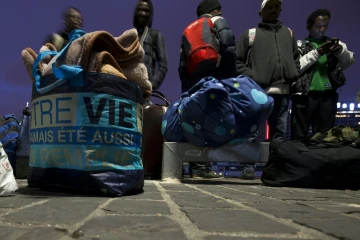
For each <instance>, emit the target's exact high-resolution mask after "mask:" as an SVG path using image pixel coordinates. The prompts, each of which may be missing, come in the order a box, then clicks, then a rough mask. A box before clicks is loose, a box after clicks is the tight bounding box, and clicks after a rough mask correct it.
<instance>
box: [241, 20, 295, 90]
mask: <svg viewBox="0 0 360 240" xmlns="http://www.w3.org/2000/svg"><path fill="white" fill-rule="evenodd" d="M250 48H251V51H250ZM249 51H250V55H249V59H247V58H248V53H249ZM236 54H237V60H236V65H237V75H245V76H248V77H250V78H252V79H253V80H254V81H256V82H257V83H258V84H259V85H260V86H261V87H262V88H264V89H265V88H268V87H270V86H272V85H273V84H275V83H287V84H289V85H291V84H292V83H294V82H295V81H297V80H298V77H299V71H300V63H299V57H300V54H299V52H298V48H297V44H296V38H295V36H294V34H293V33H292V31H291V30H290V29H289V28H287V27H285V26H282V24H281V22H278V23H277V24H270V23H259V25H258V27H257V28H256V36H255V40H254V42H253V45H252V47H250V46H249V31H246V32H245V33H244V34H243V35H242V36H240V38H239V40H238V41H237V44H236ZM247 61H248V64H246V62H247Z"/></svg>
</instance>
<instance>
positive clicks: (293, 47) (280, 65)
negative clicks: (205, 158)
mask: <svg viewBox="0 0 360 240" xmlns="http://www.w3.org/2000/svg"><path fill="white" fill-rule="evenodd" d="M281 6H282V0H264V1H263V2H262V4H261V8H260V12H259V16H260V17H261V19H262V22H261V23H259V24H258V26H257V27H256V28H252V29H249V30H248V31H246V32H244V33H243V34H242V35H241V36H240V38H239V40H238V42H237V44H236V55H237V60H236V64H237V74H238V75H241V74H242V75H245V76H248V77H250V78H251V79H253V80H254V81H255V82H257V83H258V84H259V85H260V86H261V87H262V88H263V89H264V90H265V91H266V93H267V94H268V95H270V96H271V97H272V98H273V99H274V108H273V111H272V113H271V115H270V117H269V119H268V125H269V138H270V140H272V139H275V138H285V134H286V130H287V125H288V108H289V92H290V90H289V86H291V85H292V84H293V83H294V82H295V81H297V80H298V76H299V71H300V63H299V57H300V55H299V52H298V48H297V44H296V38H295V36H294V33H293V31H292V30H291V29H290V28H288V27H285V26H284V25H283V24H282V22H281V21H279V20H278V19H279V16H280V13H281V11H282V9H281ZM254 173H255V167H254V166H252V165H248V166H246V167H245V168H244V170H243V171H242V175H241V177H242V178H244V179H253V178H254Z"/></svg>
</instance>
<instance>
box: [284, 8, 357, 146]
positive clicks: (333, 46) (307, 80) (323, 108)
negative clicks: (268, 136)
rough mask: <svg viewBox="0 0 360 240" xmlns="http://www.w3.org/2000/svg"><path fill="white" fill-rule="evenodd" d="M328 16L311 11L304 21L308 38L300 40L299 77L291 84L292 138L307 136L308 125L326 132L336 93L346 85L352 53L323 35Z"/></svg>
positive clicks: (331, 122)
mask: <svg viewBox="0 0 360 240" xmlns="http://www.w3.org/2000/svg"><path fill="white" fill-rule="evenodd" d="M330 18H331V13H330V11H329V10H327V9H318V10H316V11H314V12H312V13H311V14H310V15H309V17H308V19H307V23H306V26H307V30H308V31H309V36H308V37H307V38H305V40H299V41H298V46H299V51H300V54H301V58H300V65H301V70H300V73H301V75H300V78H299V80H298V81H297V83H296V84H294V85H293V87H292V91H294V92H295V93H296V94H295V95H293V96H292V114H291V132H292V139H294V140H299V139H304V138H306V137H307V134H308V130H309V127H310V125H312V127H313V129H314V128H315V129H314V130H315V132H320V133H325V132H326V131H328V130H330V129H331V128H332V127H333V125H334V122H335V117H336V112H337V102H338V98H339V95H338V94H337V92H336V90H337V89H338V88H339V87H341V86H342V85H344V84H345V83H346V78H345V76H344V73H343V71H344V70H345V69H347V68H348V67H349V66H350V65H351V64H353V63H354V62H355V59H354V53H352V52H350V51H349V50H348V49H347V47H346V44H345V43H343V42H341V41H339V40H338V39H337V38H329V37H327V36H325V33H326V30H327V28H328V26H329V23H330Z"/></svg>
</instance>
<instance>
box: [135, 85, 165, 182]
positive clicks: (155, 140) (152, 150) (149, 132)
mask: <svg viewBox="0 0 360 240" xmlns="http://www.w3.org/2000/svg"><path fill="white" fill-rule="evenodd" d="M151 96H152V97H155V98H159V99H161V100H163V101H164V102H165V104H164V105H161V104H153V103H147V104H145V105H144V109H143V140H142V144H143V146H142V152H141V158H142V161H143V165H144V175H145V179H161V167H162V166H161V165H162V148H163V143H164V139H163V136H162V134H161V124H162V119H163V116H164V114H165V112H166V110H167V108H168V107H169V105H170V103H169V101H168V100H167V99H166V97H165V96H164V95H163V94H162V93H161V92H158V91H153V92H152V95H151Z"/></svg>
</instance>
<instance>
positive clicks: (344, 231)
mask: <svg viewBox="0 0 360 240" xmlns="http://www.w3.org/2000/svg"><path fill="white" fill-rule="evenodd" d="M294 222H296V223H299V224H301V225H304V226H306V227H309V228H313V229H316V230H319V231H321V232H324V233H326V234H329V235H333V236H335V237H338V238H340V239H354V240H357V239H359V229H358V227H359V224H360V220H357V219H354V218H353V219H349V220H348V221H345V220H339V219H335V220H326V219H320V220H319V219H311V218H305V219H295V220H294Z"/></svg>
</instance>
